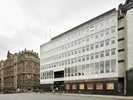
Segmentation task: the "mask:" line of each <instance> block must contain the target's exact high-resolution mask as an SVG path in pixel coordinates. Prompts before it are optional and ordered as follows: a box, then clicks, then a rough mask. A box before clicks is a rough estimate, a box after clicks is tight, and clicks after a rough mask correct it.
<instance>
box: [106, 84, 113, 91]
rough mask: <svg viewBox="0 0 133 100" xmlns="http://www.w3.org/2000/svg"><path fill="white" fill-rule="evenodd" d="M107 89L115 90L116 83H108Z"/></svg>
mask: <svg viewBox="0 0 133 100" xmlns="http://www.w3.org/2000/svg"><path fill="white" fill-rule="evenodd" d="M106 89H107V90H114V83H107V84H106Z"/></svg>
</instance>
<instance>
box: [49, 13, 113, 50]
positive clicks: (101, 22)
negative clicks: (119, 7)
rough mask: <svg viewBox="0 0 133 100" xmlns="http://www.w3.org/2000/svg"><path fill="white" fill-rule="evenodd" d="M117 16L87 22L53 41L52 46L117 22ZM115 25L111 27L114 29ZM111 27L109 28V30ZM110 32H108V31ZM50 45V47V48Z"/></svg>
mask: <svg viewBox="0 0 133 100" xmlns="http://www.w3.org/2000/svg"><path fill="white" fill-rule="evenodd" d="M115 19H116V17H115V16H114V15H113V16H110V17H108V18H105V19H103V20H99V21H96V22H95V23H94V24H91V25H88V24H85V25H83V26H81V27H80V28H79V29H76V30H74V31H71V32H69V33H68V34H69V35H66V36H64V37H61V39H60V40H58V41H57V42H56V43H55V42H54V43H51V45H50V47H54V46H58V45H60V44H61V43H63V42H65V41H71V40H72V39H74V38H79V37H81V36H83V35H84V34H88V33H89V34H90V33H91V32H93V31H96V30H97V29H101V28H102V27H103V26H104V27H105V26H107V25H108V24H110V23H111V24H113V23H114V22H115ZM114 28H115V27H111V28H110V29H111V30H112V31H113V30H114ZM108 30H109V29H107V32H108ZM107 34H108V33H107ZM50 47H48V48H50Z"/></svg>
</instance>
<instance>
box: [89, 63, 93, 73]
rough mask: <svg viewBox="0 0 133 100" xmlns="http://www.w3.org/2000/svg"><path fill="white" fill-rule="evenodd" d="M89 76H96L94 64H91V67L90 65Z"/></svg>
mask: <svg viewBox="0 0 133 100" xmlns="http://www.w3.org/2000/svg"><path fill="white" fill-rule="evenodd" d="M88 73H89V74H94V63H91V64H90V65H89V72H88Z"/></svg>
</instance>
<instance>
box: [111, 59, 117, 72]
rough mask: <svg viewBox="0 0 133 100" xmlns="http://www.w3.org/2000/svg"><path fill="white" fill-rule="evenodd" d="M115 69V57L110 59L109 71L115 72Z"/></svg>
mask: <svg viewBox="0 0 133 100" xmlns="http://www.w3.org/2000/svg"><path fill="white" fill-rule="evenodd" d="M115 70H116V59H114V60H111V72H115Z"/></svg>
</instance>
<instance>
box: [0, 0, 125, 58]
mask: <svg viewBox="0 0 133 100" xmlns="http://www.w3.org/2000/svg"><path fill="white" fill-rule="evenodd" d="M124 2H125V0H0V60H1V59H6V56H7V51H8V50H10V52H12V53H15V52H19V51H22V50H24V49H25V48H27V49H29V50H32V49H33V50H34V51H35V52H38V53H39V51H40V45H41V44H43V43H45V42H47V41H48V40H50V38H51V37H54V36H56V35H58V34H61V33H63V32H65V31H67V30H68V29H71V28H73V27H75V26H77V25H79V24H81V23H83V22H85V21H87V20H89V19H91V18H94V17H96V16H98V15H100V14H102V13H104V12H106V11H108V10H110V9H112V8H118V5H119V4H120V3H124Z"/></svg>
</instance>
